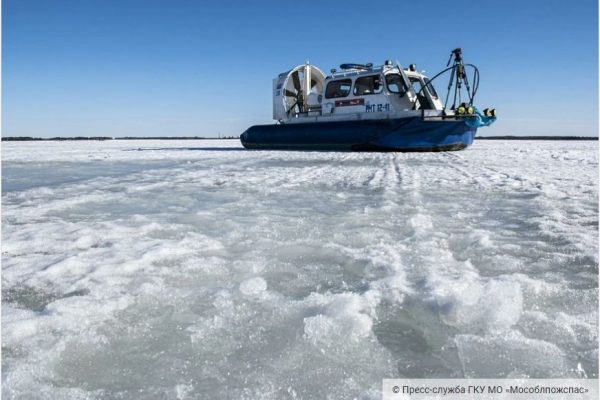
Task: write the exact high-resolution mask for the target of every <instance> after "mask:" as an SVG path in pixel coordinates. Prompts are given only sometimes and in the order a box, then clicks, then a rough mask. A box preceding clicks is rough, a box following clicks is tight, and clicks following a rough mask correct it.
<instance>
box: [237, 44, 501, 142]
mask: <svg viewBox="0 0 600 400" xmlns="http://www.w3.org/2000/svg"><path fill="white" fill-rule="evenodd" d="M450 63H452V65H450ZM468 71H469V72H472V74H467V72H468ZM444 74H449V75H450V78H449V82H448V91H447V94H446V97H445V101H444V102H442V100H441V99H440V97H439V96H438V94H437V92H436V90H435V88H434V86H433V82H434V81H436V79H437V78H439V77H441V76H443V75H444ZM467 75H471V79H469V77H468V76H467ZM478 86H479V70H478V69H477V67H476V66H474V65H473V64H465V63H464V62H463V59H462V52H461V49H460V48H457V49H454V50H453V51H452V52H451V54H450V59H449V60H448V64H447V65H446V69H444V70H443V71H441V72H440V73H438V74H437V75H435V76H434V77H433V78H431V79H429V78H427V77H426V76H425V75H424V74H423V73H422V72H419V71H417V68H416V65H415V64H411V65H410V66H409V68H403V67H402V66H401V65H400V64H399V63H398V62H396V64H393V63H392V62H391V61H390V60H387V61H385V63H384V64H383V65H381V66H379V67H374V66H373V64H371V63H368V64H357V63H347V64H342V65H341V66H340V71H337V70H335V69H332V70H331V74H330V75H329V76H325V74H324V73H323V72H321V70H320V69H319V68H317V67H315V66H313V65H311V64H309V63H308V62H307V63H306V64H302V65H299V66H297V67H295V68H293V69H291V70H289V71H287V72H284V73H281V74H279V75H278V76H277V77H276V78H275V79H274V80H273V119H275V120H276V121H277V123H276V124H272V125H255V126H252V127H250V128H248V129H247V130H246V131H245V132H244V133H242V134H241V135H240V140H241V142H242V144H243V145H244V147H245V148H248V149H281V150H338V151H339V150H341V151H451V150H461V149H464V148H466V147H468V146H469V145H471V144H472V143H473V140H474V138H475V134H476V132H477V128H479V127H482V126H487V125H490V124H492V123H493V122H494V121H495V120H496V110H495V109H492V108H486V109H484V110H483V111H479V110H478V109H477V107H475V106H474V100H475V95H476V93H477V89H478ZM450 98H452V100H453V101H452V104H450V105H449V104H448V102H449V100H450Z"/></svg>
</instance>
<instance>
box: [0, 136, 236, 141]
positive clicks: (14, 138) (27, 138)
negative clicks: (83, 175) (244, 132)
mask: <svg viewBox="0 0 600 400" xmlns="http://www.w3.org/2000/svg"><path fill="white" fill-rule="evenodd" d="M239 138H240V137H239V136H222V137H219V138H214V137H212V138H211V137H202V136H159V137H149V136H142V137H139V136H125V137H108V136H75V137H53V138H36V137H30V136H7V137H3V138H2V141H3V142H4V141H6V142H19V141H32V140H54V141H64V140H211V139H239Z"/></svg>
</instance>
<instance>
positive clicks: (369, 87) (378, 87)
mask: <svg viewBox="0 0 600 400" xmlns="http://www.w3.org/2000/svg"><path fill="white" fill-rule="evenodd" d="M382 90H383V84H382V83H381V76H379V75H370V76H363V77H361V78H358V79H357V80H356V82H355V83H354V95H355V96H362V95H366V94H378V93H381V91H382Z"/></svg>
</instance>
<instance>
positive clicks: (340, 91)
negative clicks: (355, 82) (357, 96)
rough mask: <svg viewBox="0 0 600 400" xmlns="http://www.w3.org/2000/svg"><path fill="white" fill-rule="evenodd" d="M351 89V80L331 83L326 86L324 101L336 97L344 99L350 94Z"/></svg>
mask: <svg viewBox="0 0 600 400" xmlns="http://www.w3.org/2000/svg"><path fill="white" fill-rule="evenodd" d="M351 87H352V80H351V79H341V80H339V81H331V82H329V83H328V84H327V89H326V90H325V98H326V99H334V98H336V97H346V96H348V95H349V94H350V88H351Z"/></svg>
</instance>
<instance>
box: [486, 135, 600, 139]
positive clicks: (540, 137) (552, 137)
mask: <svg viewBox="0 0 600 400" xmlns="http://www.w3.org/2000/svg"><path fill="white" fill-rule="evenodd" d="M482 139H483V140H598V137H597V136H477V140H482Z"/></svg>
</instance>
